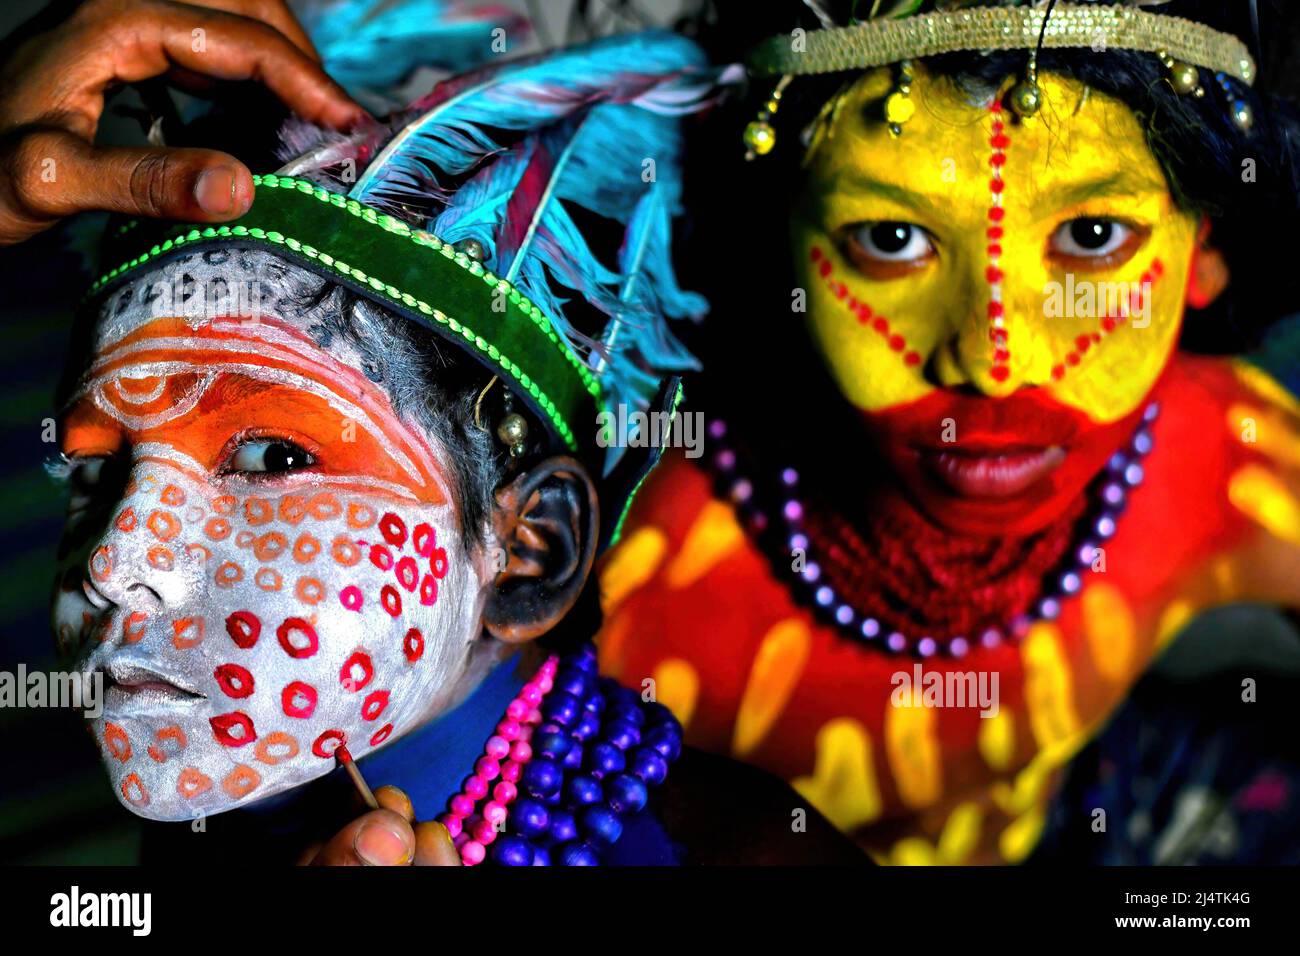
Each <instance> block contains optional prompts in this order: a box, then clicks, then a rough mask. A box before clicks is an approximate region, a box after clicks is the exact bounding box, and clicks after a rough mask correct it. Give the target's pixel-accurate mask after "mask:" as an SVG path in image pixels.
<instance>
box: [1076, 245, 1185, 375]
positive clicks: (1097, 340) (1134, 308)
mask: <svg viewBox="0 0 1300 956" xmlns="http://www.w3.org/2000/svg"><path fill="white" fill-rule="evenodd" d="M1164 272H1165V267H1164V263H1162V262H1161V261H1160V260H1159V259H1153V260H1152V261H1151V265H1150V267H1149V268H1148V269H1147V270H1146V271H1145V272H1143V273H1142V277H1141V278H1140V279H1138V287H1137V288H1136V289H1134V290H1133V292H1132V294H1131V295H1130V297H1129V299H1128V301H1127V302H1120V303H1119V308H1118V309H1117V310H1116V311H1114V312H1111V313H1108V314H1107V315H1104V316H1102V318H1101V321H1099V322H1098V323H1097V328H1096V330H1095V331H1092V332H1089V333H1088V334H1086V335H1079V336H1076V337H1075V340H1074V348H1072V349H1070V351H1068V352H1067V353H1066V354H1065V359H1064V361H1061V362H1058V363H1057V364H1055V365H1053V366H1052V380H1053V381H1056V382H1059V381H1060V380H1061V379H1063V378H1065V373H1066V370H1067V369H1070V368H1073V367H1075V366H1077V365H1078V364H1079V363H1080V362H1082V361H1083V357H1084V355H1086V354H1087V353H1088V351H1089V349H1091V348H1092V347H1093V346H1094V345H1100V344H1101V341H1102V339H1104V338H1105V337H1106V336H1108V335H1110V334H1111V333H1112V332H1114V331H1115V330H1116V329H1117V328H1119V327H1120V326H1121V325H1123V324H1124V323H1125V322H1127V321H1128V318H1129V315H1130V313H1132V312H1139V311H1141V310H1142V308H1143V307H1144V306H1146V305H1149V304H1150V303H1148V302H1147V298H1148V296H1149V295H1150V290H1151V288H1152V287H1153V286H1154V285H1155V284H1156V283H1157V282H1158V281H1159V280H1160V277H1161V276H1163V275H1164Z"/></svg>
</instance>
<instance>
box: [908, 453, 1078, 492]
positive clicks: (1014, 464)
mask: <svg viewBox="0 0 1300 956" xmlns="http://www.w3.org/2000/svg"><path fill="white" fill-rule="evenodd" d="M920 458H921V463H922V465H923V466H924V467H925V469H926V470H927V471H928V472H929V473H930V474H931V475H933V476H934V477H936V478H937V479H938V480H939V481H940V482H942V483H943V484H944V485H946V486H947V487H948V488H950V489H951V490H952V491H954V492H956V493H957V494H958V495H960V496H962V497H963V498H978V499H1005V498H1012V497H1014V496H1016V495H1018V494H1020V493H1021V492H1023V491H1025V490H1026V489H1028V488H1031V487H1033V486H1034V485H1035V484H1037V483H1038V482H1039V481H1041V480H1042V479H1044V478H1046V477H1047V476H1048V475H1049V474H1051V473H1052V472H1053V471H1055V470H1056V469H1057V468H1058V467H1060V465H1061V464H1062V463H1064V461H1065V458H1066V452H1065V449H1064V448H1062V447H1061V446H1060V445H1051V446H1048V447H1047V448H1029V449H1026V448H1023V447H1022V448H1018V449H1012V448H1008V449H1001V450H993V449H989V450H976V449H973V448H969V447H967V448H945V449H921V450H920Z"/></svg>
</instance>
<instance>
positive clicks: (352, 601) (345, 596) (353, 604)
mask: <svg viewBox="0 0 1300 956" xmlns="http://www.w3.org/2000/svg"><path fill="white" fill-rule="evenodd" d="M365 600H366V599H365V596H364V595H362V593H361V588H359V587H357V586H356V585H355V584H349V585H348V586H347V587H345V588H344V589H343V590H342V591H340V592H339V602H340V603H341V604H342V605H343V606H344V607H345V608H347V609H348V610H349V611H360V610H361V606H362V605H363V604H364V603H365Z"/></svg>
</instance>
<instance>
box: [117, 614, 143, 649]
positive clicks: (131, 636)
mask: <svg viewBox="0 0 1300 956" xmlns="http://www.w3.org/2000/svg"><path fill="white" fill-rule="evenodd" d="M148 617H149V615H147V614H145V612H144V611H132V612H131V613H130V614H128V615H127V617H126V620H125V621H123V622H122V643H123V644H137V643H139V641H140V639H141V638H142V637H144V622H145V621H146V620H147V619H148Z"/></svg>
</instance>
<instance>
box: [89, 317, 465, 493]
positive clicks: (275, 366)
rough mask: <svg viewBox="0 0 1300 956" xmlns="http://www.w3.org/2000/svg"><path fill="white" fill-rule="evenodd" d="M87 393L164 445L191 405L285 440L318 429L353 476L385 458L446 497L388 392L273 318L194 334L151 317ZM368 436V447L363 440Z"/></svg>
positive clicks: (432, 457)
mask: <svg viewBox="0 0 1300 956" xmlns="http://www.w3.org/2000/svg"><path fill="white" fill-rule="evenodd" d="M90 392H93V393H94V398H95V401H96V404H98V405H100V407H101V408H102V409H103V410H104V411H106V412H108V413H109V414H112V415H114V417H118V418H120V419H121V420H122V421H123V423H124V424H125V425H127V427H128V428H134V429H136V430H140V431H144V432H151V433H154V432H160V433H156V434H150V435H149V440H152V441H161V442H164V443H167V442H169V441H171V440H177V439H178V438H179V437H180V436H179V434H177V433H175V429H174V428H173V427H171V426H173V425H175V426H179V422H180V419H182V418H188V416H189V415H190V413H191V412H192V411H193V409H194V408H195V407H197V408H198V410H199V411H200V412H201V413H202V414H204V415H205V416H210V415H212V414H214V413H217V412H220V411H225V412H229V411H230V410H231V409H232V408H236V407H239V406H244V407H245V408H246V409H247V410H248V412H249V413H251V416H252V417H251V419H250V420H247V421H244V422H242V425H243V426H245V427H255V426H258V425H261V426H262V427H268V428H272V427H278V428H282V429H284V430H286V431H287V432H288V433H289V434H290V435H293V434H308V435H310V434H311V431H312V430H313V429H314V430H315V431H316V436H314V437H316V439H317V440H318V441H319V442H320V444H322V445H323V446H329V448H330V450H331V452H332V457H333V458H334V459H336V460H340V459H341V460H342V461H343V463H344V464H345V467H346V470H347V471H349V472H353V473H355V474H361V475H365V474H367V473H371V472H373V471H374V468H375V465H376V462H375V460H374V455H375V454H376V453H377V452H379V453H383V454H384V455H385V457H387V458H389V459H392V460H393V461H394V462H396V463H397V464H398V465H399V466H400V467H401V468H403V469H404V470H406V471H407V473H408V479H407V481H405V482H403V484H406V485H408V487H410V490H411V491H412V492H413V493H414V494H415V496H416V497H417V498H419V499H421V500H425V501H429V500H432V499H436V500H437V501H446V500H447V498H448V485H447V480H446V476H445V472H444V470H443V468H442V467H441V466H440V463H439V462H438V456H437V453H436V450H435V448H434V447H433V446H432V444H431V443H430V442H429V440H428V439H427V437H426V436H425V435H424V434H423V433H422V431H421V430H419V429H418V428H415V427H412V426H409V425H407V424H406V423H405V422H403V421H402V419H401V418H400V416H398V415H397V413H396V411H395V410H394V409H393V407H392V403H391V401H390V400H389V398H388V395H387V394H386V393H385V392H384V391H383V390H382V389H381V388H380V387H379V386H377V385H376V384H375V383H373V382H371V381H370V380H369V379H367V378H366V377H365V376H364V375H362V374H360V373H359V372H358V371H357V370H356V369H353V368H350V367H348V366H347V365H345V364H344V363H342V362H341V361H339V360H338V359H336V358H334V357H333V356H331V355H330V354H329V353H328V352H326V351H324V350H323V349H321V348H319V347H318V346H316V345H315V343H314V342H312V341H311V340H310V339H309V338H308V337H307V336H305V335H303V334H302V333H300V332H299V331H298V330H296V329H292V328H288V327H286V326H285V325H283V324H282V323H279V322H270V321H262V322H258V323H251V322H248V323H240V322H239V321H238V320H230V321H227V322H225V323H224V324H222V325H221V327H218V328H214V327H213V326H203V327H202V328H200V329H197V330H191V329H190V328H189V327H188V326H186V325H185V323H184V321H182V320H180V319H159V320H156V321H153V322H151V323H149V325H148V326H146V327H145V328H143V329H139V330H136V331H135V332H132V333H131V334H130V335H128V336H125V337H123V338H122V339H120V340H118V341H117V342H115V343H113V344H112V345H111V346H110V347H108V348H106V349H105V351H104V352H103V353H101V355H100V356H99V357H98V358H97V360H96V361H95V363H94V364H93V365H92V367H91V369H90V370H89V371H88V372H87V373H86V375H85V376H84V377H83V384H82V388H81V391H80V393H79V395H80V396H82V397H84V396H85V395H86V394H87V393H90ZM272 398H273V399H274V400H271V399H272ZM187 405H188V406H189V407H185V406H187ZM169 410H170V411H171V413H172V414H171V415H168V414H167V413H168V411H169ZM186 424H187V427H188V425H189V423H188V422H187V423H186ZM213 424H214V425H216V424H220V422H213ZM299 426H301V427H302V428H303V429H304V431H297V430H296V429H297V428H298V427H299ZM169 433H170V434H169ZM140 437H144V436H140ZM366 437H368V438H369V439H370V441H365V440H359V439H364V438H366ZM187 444H190V443H188V442H187ZM186 452H187V453H190V454H193V452H192V450H190V449H186ZM194 457H196V458H198V459H200V460H204V456H203V455H200V454H194ZM335 470H337V469H335Z"/></svg>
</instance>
